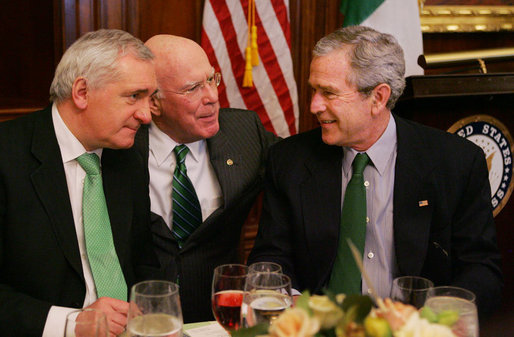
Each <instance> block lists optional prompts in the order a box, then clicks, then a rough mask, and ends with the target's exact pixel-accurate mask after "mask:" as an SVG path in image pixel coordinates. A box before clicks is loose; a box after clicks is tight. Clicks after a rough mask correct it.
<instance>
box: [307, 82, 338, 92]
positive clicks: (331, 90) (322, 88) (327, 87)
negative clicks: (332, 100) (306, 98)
mask: <svg viewBox="0 0 514 337" xmlns="http://www.w3.org/2000/svg"><path fill="white" fill-rule="evenodd" d="M309 86H310V87H311V88H312V89H316V88H319V89H321V90H325V91H330V92H334V93H335V92H337V91H338V90H337V89H336V88H334V87H332V86H330V85H328V86H327V85H317V86H313V85H312V84H311V83H309Z"/></svg>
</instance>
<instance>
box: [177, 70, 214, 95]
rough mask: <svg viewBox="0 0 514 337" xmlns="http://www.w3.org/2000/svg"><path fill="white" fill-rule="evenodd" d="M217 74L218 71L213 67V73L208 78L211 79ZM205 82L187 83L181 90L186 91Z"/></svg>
mask: <svg viewBox="0 0 514 337" xmlns="http://www.w3.org/2000/svg"><path fill="white" fill-rule="evenodd" d="M215 73H216V69H214V67H212V73H211V74H210V75H209V76H207V78H209V77H213V76H214V74H215ZM203 81H204V80H201V81H196V82H189V83H186V84H184V85H183V86H182V87H181V88H180V90H186V89H189V88H191V87H193V86H195V85H198V84H201V83H203Z"/></svg>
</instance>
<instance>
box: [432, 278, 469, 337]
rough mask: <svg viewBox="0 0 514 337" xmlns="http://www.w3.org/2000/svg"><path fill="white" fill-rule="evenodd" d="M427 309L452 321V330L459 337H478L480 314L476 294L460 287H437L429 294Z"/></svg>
mask: <svg viewBox="0 0 514 337" xmlns="http://www.w3.org/2000/svg"><path fill="white" fill-rule="evenodd" d="M425 307H428V308H430V309H431V310H432V311H433V312H434V314H436V315H441V313H442V315H444V316H446V319H451V324H448V325H451V329H452V331H453V332H454V333H455V335H457V336H461V337H478V331H479V330H478V314H477V307H476V305H475V294H473V292H471V291H469V290H466V289H463V288H459V287H450V286H444V287H435V288H432V289H431V290H430V291H429V292H428V294H427V300H426V302H425Z"/></svg>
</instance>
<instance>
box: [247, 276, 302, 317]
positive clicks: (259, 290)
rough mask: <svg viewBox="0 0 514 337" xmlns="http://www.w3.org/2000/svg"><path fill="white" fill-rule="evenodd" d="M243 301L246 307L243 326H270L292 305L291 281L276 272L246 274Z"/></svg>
mask: <svg viewBox="0 0 514 337" xmlns="http://www.w3.org/2000/svg"><path fill="white" fill-rule="evenodd" d="M243 301H244V303H245V305H246V317H244V318H245V325H247V326H250V327H251V326H254V325H256V324H259V323H262V322H265V323H268V324H272V323H273V321H274V320H275V319H276V318H277V317H278V316H279V315H280V314H281V313H282V312H283V311H284V310H286V309H287V308H289V307H290V306H291V305H292V303H293V298H292V295H291V279H290V278H289V277H288V276H287V275H284V274H281V273H276V272H257V273H252V274H248V277H247V279H246V285H245V292H244V299H243Z"/></svg>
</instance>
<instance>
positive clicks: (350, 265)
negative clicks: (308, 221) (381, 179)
mask: <svg viewBox="0 0 514 337" xmlns="http://www.w3.org/2000/svg"><path fill="white" fill-rule="evenodd" d="M368 162H369V157H368V155H367V154H366V153H359V154H357V156H355V159H354V160H353V164H352V168H353V174H352V178H351V179H350V182H349V183H348V186H346V192H345V194H344V203H343V210H342V213H341V230H340V234H339V247H338V249H337V256H336V260H335V262H334V267H333V269H332V275H331V276H330V282H329V284H328V288H329V289H330V290H331V291H333V292H334V293H336V294H339V293H344V294H347V295H349V294H360V293H361V273H360V271H359V268H358V267H357V264H356V263H355V261H354V258H353V256H352V252H351V250H350V247H349V246H348V243H347V241H346V238H349V239H350V240H352V242H353V243H354V244H355V246H356V247H357V248H358V249H359V251H360V252H361V255H362V254H363V252H364V241H365V239H366V188H365V186H364V176H363V175H362V173H363V172H364V168H365V167H366V165H368Z"/></svg>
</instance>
